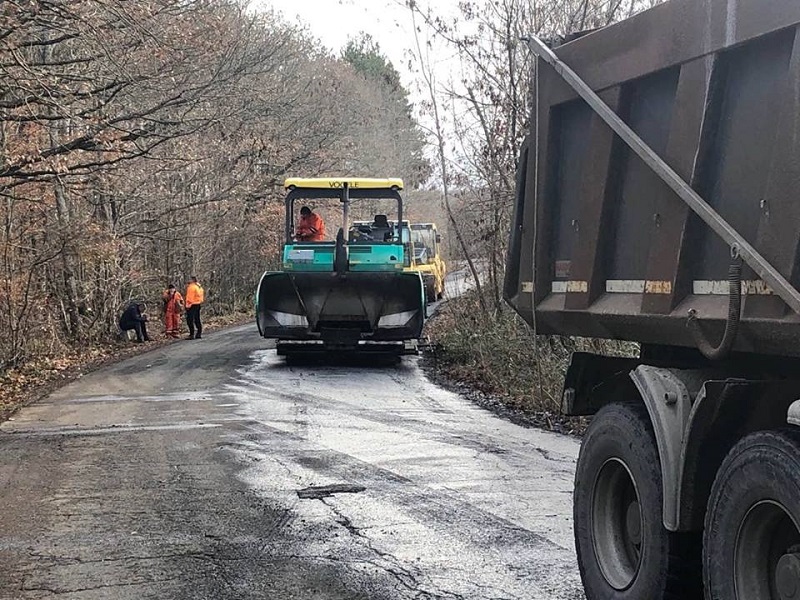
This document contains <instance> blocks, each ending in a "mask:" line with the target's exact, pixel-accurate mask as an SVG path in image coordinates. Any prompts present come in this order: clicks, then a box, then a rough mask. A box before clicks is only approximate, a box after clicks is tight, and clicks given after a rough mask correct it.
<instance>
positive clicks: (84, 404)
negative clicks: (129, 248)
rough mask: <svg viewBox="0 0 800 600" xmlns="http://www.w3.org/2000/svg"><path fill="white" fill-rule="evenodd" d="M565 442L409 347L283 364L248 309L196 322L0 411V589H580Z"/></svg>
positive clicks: (56, 594) (154, 594) (178, 593)
mask: <svg viewBox="0 0 800 600" xmlns="http://www.w3.org/2000/svg"><path fill="white" fill-rule="evenodd" d="M577 452H578V443H577V441H575V440H573V439H571V438H566V437H560V436H557V435H554V434H550V433H546V432H541V431H536V430H531V429H524V428H521V427H518V426H516V425H513V424H511V423H508V422H506V421H503V420H501V419H499V418H497V417H495V416H493V415H492V414H491V413H489V412H486V411H484V410H483V409H480V408H478V407H476V406H474V405H472V404H471V403H469V402H468V401H467V400H465V399H462V398H461V397H459V396H458V395H456V394H453V393H450V392H447V391H444V390H442V389H440V388H438V387H437V386H435V385H434V384H432V383H431V382H429V381H428V380H427V379H426V378H425V376H424V374H423V372H422V371H421V369H420V367H419V365H418V361H417V359H416V358H406V359H404V360H403V362H402V363H401V364H399V365H394V366H384V367H378V366H366V365H306V366H302V365H301V366H296V365H292V366H287V365H286V364H285V363H284V362H283V361H282V359H280V358H278V357H277V356H276V355H275V351H274V350H271V349H269V348H268V345H267V343H266V342H265V341H264V340H262V339H260V338H259V337H258V335H257V333H256V332H255V326H254V325H248V326H244V327H238V328H234V329H231V330H227V331H221V332H217V333H211V334H209V335H208V336H207V337H205V336H204V339H203V340H199V341H185V342H180V343H176V344H172V345H169V346H165V347H161V348H158V349H156V350H153V351H151V352H148V353H146V354H142V355H140V356H137V357H134V358H131V359H128V360H125V361H123V362H120V363H117V364H115V365H112V366H109V367H106V368H104V369H102V370H100V371H97V372H95V373H93V374H91V375H87V376H85V377H83V378H81V379H79V380H78V381H76V382H74V383H72V384H70V385H68V386H66V387H64V388H62V389H61V390H59V391H58V392H56V393H54V394H53V395H51V396H50V397H49V398H47V399H46V400H44V401H42V402H39V403H38V404H35V405H32V406H29V407H27V408H25V409H24V410H22V411H21V412H19V413H18V414H17V415H16V416H15V419H14V420H13V421H8V422H6V423H4V424H3V425H2V426H0V507H2V516H0V598H2V599H14V600H17V599H34V598H59V599H82V600H94V599H100V598H114V599H117V598H119V599H137V600H140V599H149V598H153V599H156V598H157V599H159V600H164V599H189V598H191V599H203V598H208V599H212V598H213V599H234V598H235V599H240V598H243V599H246V598H268V599H275V600H284V599H291V598H297V599H302V600H316V599H319V600H337V599H364V600H382V599H412V598H414V599H475V600H483V599H487V600H488V599H520V600H522V599H524V600H537V599H548V600H551V599H578V598H582V597H583V596H582V592H581V591H580V589H581V588H580V583H579V577H578V573H577V568H576V566H575V556H574V548H573V543H572V539H571V520H570V512H571V501H570V498H571V496H570V492H571V488H572V479H573V473H574V467H575V459H576V457H577ZM320 486H332V487H330V488H328V489H327V490H326V489H325V488H324V487H320Z"/></svg>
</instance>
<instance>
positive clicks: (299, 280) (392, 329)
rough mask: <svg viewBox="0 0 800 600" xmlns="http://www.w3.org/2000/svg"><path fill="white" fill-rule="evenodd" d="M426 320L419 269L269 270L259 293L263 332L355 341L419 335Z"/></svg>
mask: <svg viewBox="0 0 800 600" xmlns="http://www.w3.org/2000/svg"><path fill="white" fill-rule="evenodd" d="M424 320H425V299H424V290H423V285H422V278H421V277H420V276H419V274H418V273H409V272H400V273H345V274H341V275H339V274H336V273H287V272H267V273H264V275H263V276H262V277H261V281H260V282H259V285H258V290H257V293H256V322H257V324H258V330H259V332H260V333H261V335H262V336H264V337H265V338H272V339H278V340H300V341H313V340H319V341H321V342H324V343H325V345H326V346H327V347H337V346H338V347H345V348H346V347H355V346H356V345H358V344H359V342H362V341H403V340H410V339H416V338H419V336H420V335H421V333H422V326H423V324H424Z"/></svg>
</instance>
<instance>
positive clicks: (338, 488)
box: [297, 483, 367, 500]
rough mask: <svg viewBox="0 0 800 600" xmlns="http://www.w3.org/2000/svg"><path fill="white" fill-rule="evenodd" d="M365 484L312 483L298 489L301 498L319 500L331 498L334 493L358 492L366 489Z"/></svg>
mask: <svg viewBox="0 0 800 600" xmlns="http://www.w3.org/2000/svg"><path fill="white" fill-rule="evenodd" d="M366 489H367V488H365V487H364V486H363V485H355V484H352V483H334V484H332V485H312V486H310V487H307V488H303V489H302V490H297V497H298V498H300V499H301V500H319V499H320V498H329V497H330V496H333V495H334V494H358V493H359V492H363V491H364V490H366Z"/></svg>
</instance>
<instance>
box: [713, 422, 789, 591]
mask: <svg viewBox="0 0 800 600" xmlns="http://www.w3.org/2000/svg"><path fill="white" fill-rule="evenodd" d="M703 566H704V573H705V585H706V598H707V599H708V600H796V599H800V435H798V433H796V432H793V431H762V432H759V433H754V434H752V435H749V436H747V437H746V438H744V439H742V440H741V441H740V442H739V443H738V444H737V445H736V446H734V448H733V450H731V451H730V453H729V454H728V456H727V457H726V458H725V461H724V462H723V463H722V466H721V467H720V469H719V472H718V473H717V477H716V480H715V482H714V487H713V488H712V491H711V501H710V503H709V506H708V512H707V513H706V525H705V536H704V544H703Z"/></svg>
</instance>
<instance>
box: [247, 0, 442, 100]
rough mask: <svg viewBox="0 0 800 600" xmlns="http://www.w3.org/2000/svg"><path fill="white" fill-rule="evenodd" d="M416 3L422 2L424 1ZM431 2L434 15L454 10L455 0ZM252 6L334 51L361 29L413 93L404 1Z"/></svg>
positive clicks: (308, 0) (289, 0)
mask: <svg viewBox="0 0 800 600" xmlns="http://www.w3.org/2000/svg"><path fill="white" fill-rule="evenodd" d="M419 4H420V5H422V6H425V5H426V3H425V1H424V0H423V1H420V2H419ZM433 5H434V6H435V7H436V12H437V14H448V12H450V13H452V12H453V11H454V10H455V7H456V6H457V0H436V1H435V2H434V3H433ZM252 6H253V7H254V8H255V9H256V10H259V9H267V10H268V9H270V8H273V9H275V10H276V11H278V12H280V13H282V14H283V16H284V18H285V19H286V20H287V21H289V22H291V23H297V24H301V25H305V26H307V29H308V30H309V31H310V32H311V34H312V35H314V36H315V37H316V38H318V39H319V40H321V41H322V43H323V44H325V45H326V46H327V47H328V48H330V49H331V51H332V52H333V53H334V54H338V53H339V51H340V50H341V48H342V47H343V46H344V45H345V44H346V43H347V40H348V38H349V37H356V36H358V34H359V33H360V32H362V31H363V32H366V33H369V34H370V35H372V37H373V39H375V40H376V41H377V42H378V44H379V46H380V49H381V52H382V53H383V54H384V55H385V56H386V57H387V58H388V59H389V60H390V61H391V62H392V64H393V65H394V67H395V69H397V71H398V72H399V73H400V76H401V79H402V82H403V84H404V86H405V87H406V88H407V89H409V90H410V91H412V95H413V90H412V89H411V88H412V87H413V86H412V85H411V84H412V82H413V80H414V75H413V73H412V72H411V71H410V70H409V68H408V59H409V55H408V51H409V50H415V42H414V37H413V35H412V34H413V27H412V25H411V16H410V12H409V10H408V8H406V7H405V3H404V0H252ZM437 58H438V60H437V63H438V66H437V67H435V68H436V69H437V70H442V72H444V71H446V69H447V66H446V63H447V57H446V56H438V57H437Z"/></svg>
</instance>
